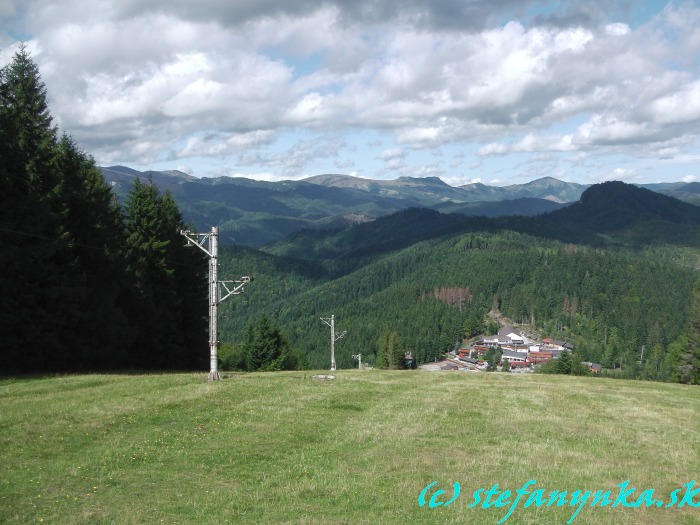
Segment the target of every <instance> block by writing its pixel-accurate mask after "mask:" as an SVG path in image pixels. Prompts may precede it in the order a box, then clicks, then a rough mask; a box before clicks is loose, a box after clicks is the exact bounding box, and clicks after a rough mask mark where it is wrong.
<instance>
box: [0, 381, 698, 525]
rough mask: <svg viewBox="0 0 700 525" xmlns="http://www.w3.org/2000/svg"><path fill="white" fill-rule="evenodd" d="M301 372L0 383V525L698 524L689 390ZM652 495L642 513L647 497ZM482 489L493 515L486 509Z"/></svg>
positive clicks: (694, 408)
mask: <svg viewBox="0 0 700 525" xmlns="http://www.w3.org/2000/svg"><path fill="white" fill-rule="evenodd" d="M313 374H314V373H313V372H309V371H294V372H276V373H250V374H238V373H230V374H227V375H226V376H225V378H224V380H223V381H219V382H206V381H204V375H203V374H202V373H198V374H159V375H76V376H64V377H47V378H35V379H6V380H3V381H0V428H1V429H2V432H1V433H0V441H1V445H0V463H1V464H2V466H3V477H2V480H0V522H2V523H5V524H8V525H11V524H26V523H71V524H83V523H91V524H115V525H119V524H154V523H156V524H157V523H169V524H190V523H191V524H224V523H232V524H233V523H235V524H280V523H290V524H292V523H293V524H321V523H323V524H350V523H352V524H358V523H359V524H363V523H364V524H378V523H379V524H382V523H383V524H405V523H423V524H457V523H470V524H477V525H479V524H489V525H492V524H497V523H499V521H500V522H501V523H505V522H508V523H511V524H564V523H567V522H571V523H578V524H596V525H604V524H615V525H620V524H630V525H631V524H634V525H643V524H654V525H659V524H660V525H663V524H684V525H691V524H700V510H699V509H698V508H695V507H693V505H695V506H697V505H698V504H699V503H700V493H697V494H694V495H693V494H691V499H689V500H686V502H685V504H684V505H683V506H682V507H680V503H681V499H682V498H683V497H684V495H685V490H686V488H690V489H692V490H696V489H698V488H700V486H699V485H698V482H697V480H698V473H699V472H700V420H699V419H698V417H697V414H698V411H699V410H700V390H699V389H697V388H694V387H690V386H686V385H674V384H663V383H652V382H641V381H620V380H611V379H599V378H577V377H564V376H544V375H538V374H535V375H513V374H467V373H458V372H445V373H439V372H434V373H431V372H423V371H378V370H369V371H367V370H365V371H358V370H342V371H337V372H335V379H334V380H330V381H319V380H317V379H314V378H313ZM529 480H535V483H534V484H531V485H530V486H529V488H528V490H530V491H535V490H537V489H542V490H543V491H544V492H543V494H544V495H543V496H542V497H543V498H544V500H543V503H542V504H540V505H539V507H538V505H536V504H535V501H534V500H533V501H532V502H531V504H530V506H529V507H528V508H525V507H524V505H525V503H526V501H527V500H526V498H525V497H523V499H522V501H520V502H519V503H518V504H517V505H516V507H515V508H514V510H513V511H512V513H511V515H510V516H509V517H508V518H507V520H505V521H502V520H503V518H504V517H505V516H506V515H507V513H508V510H509V508H510V504H508V505H507V506H504V505H505V504H506V503H505V502H507V501H512V499H513V498H512V497H511V498H508V497H507V496H502V499H500V500H497V498H496V496H499V494H498V493H495V492H493V490H499V491H502V490H510V491H511V492H512V495H513V496H514V495H515V492H514V491H515V490H516V489H518V488H520V487H522V486H523V485H524V484H525V483H526V482H528V481H529ZM627 480H629V483H628V485H626V486H625V488H627V489H628V490H629V489H631V488H632V487H634V488H635V489H636V491H635V492H634V495H632V496H627V497H626V499H625V501H626V502H627V503H628V504H634V503H635V502H636V501H637V499H638V498H639V497H640V496H641V497H642V500H641V501H640V506H639V508H630V507H625V506H623V505H622V504H621V503H618V504H617V505H616V506H614V507H613V505H614V502H615V501H617V497H618V495H619V493H620V492H621V488H620V487H619V486H618V485H619V484H622V483H624V482H625V481H627ZM693 480H695V484H694V485H686V487H683V485H684V484H688V483H689V482H691V481H693ZM434 481H437V484H436V485H433V486H432V487H430V488H429V489H428V491H426V495H425V502H426V504H425V505H424V506H423V507H421V506H420V505H419V495H420V494H421V492H422V491H423V490H424V489H425V488H426V487H427V486H428V485H429V484H431V483H433V482H434ZM456 482H458V483H459V484H460V489H461V493H460V494H459V497H458V498H457V499H456V500H455V501H454V502H453V503H451V504H450V505H448V506H444V505H442V506H436V507H435V508H429V502H430V501H431V498H433V496H434V495H435V494H436V492H435V491H436V490H437V489H438V488H439V489H442V490H445V491H446V492H445V493H444V494H440V493H437V496H435V498H434V499H433V500H432V501H433V504H437V503H438V502H442V503H446V502H447V501H448V500H449V499H450V498H451V497H452V494H453V490H454V483H456ZM495 484H498V487H497V488H496V489H493V486H494V485H495ZM480 488H483V489H484V491H482V492H481V493H480V495H479V496H478V498H475V497H474V496H473V493H474V492H475V491H477V490H478V489H480ZM651 489H654V494H653V498H652V495H650V494H649V493H648V492H647V493H646V495H642V493H643V491H645V490H647V491H648V490H651ZM676 489H681V490H680V491H678V492H676V493H675V496H676V501H675V502H674V497H673V496H672V494H673V491H674V490H676ZM488 490H492V494H493V495H494V496H493V497H492V498H491V500H490V502H491V503H494V502H497V501H498V502H499V506H491V508H484V502H485V500H486V495H485V494H486V491H488ZM553 490H558V491H566V492H567V496H565V497H564V499H565V503H564V504H562V506H560V507H557V505H556V503H555V504H552V505H551V506H549V507H548V506H547V505H546V503H544V502H546V501H547V500H548V498H549V494H550V492H551V491H553ZM577 490H579V491H584V492H585V491H590V492H591V493H594V492H596V491H603V492H606V491H610V494H611V495H610V500H611V501H610V503H609V504H607V505H601V504H600V503H598V504H596V505H594V506H591V505H590V503H588V504H586V505H584V506H582V507H581V508H580V510H579V511H578V513H576V510H577V506H571V504H570V503H569V499H570V498H571V495H572V493H573V492H574V491H577ZM579 494H580V493H579ZM650 498H651V499H653V501H654V504H652V505H651V506H650V507H649V508H647V505H646V503H645V502H646V501H647V500H649V501H651V499H650ZM477 499H480V501H476V500H477ZM657 500H661V501H663V506H657V504H656V503H655V502H656V501H657ZM475 503H476V504H475ZM674 503H675V504H674ZM667 504H671V505H670V507H669V508H667V507H666V505H667ZM470 506H471V508H470ZM575 513H576V514H575ZM574 515H575V517H574ZM572 517H573V520H572Z"/></svg>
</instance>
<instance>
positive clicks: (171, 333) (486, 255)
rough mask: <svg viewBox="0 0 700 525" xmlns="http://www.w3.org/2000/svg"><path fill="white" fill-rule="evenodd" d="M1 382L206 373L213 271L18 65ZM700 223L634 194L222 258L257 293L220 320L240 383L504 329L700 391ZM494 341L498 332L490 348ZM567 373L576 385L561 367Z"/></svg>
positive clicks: (227, 362)
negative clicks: (61, 121) (105, 172)
mask: <svg viewBox="0 0 700 525" xmlns="http://www.w3.org/2000/svg"><path fill="white" fill-rule="evenodd" d="M0 134H1V135H2V136H1V137H0V139H1V140H0V158H1V162H0V198H1V199H2V206H0V242H2V246H1V250H0V262H1V268H2V272H0V290H2V292H1V293H2V302H1V303H0V333H1V334H2V339H0V345H1V350H2V358H3V359H2V363H1V365H0V374H3V375H7V374H14V373H42V372H81V371H93V370H195V369H197V370H205V369H206V368H207V361H208V345H207V339H208V336H207V333H206V330H207V319H206V315H207V293H208V290H207V282H206V271H207V261H206V259H205V257H204V254H203V253H202V252H201V251H199V250H192V249H189V250H188V249H187V248H185V244H186V243H185V239H184V238H183V237H182V235H180V233H179V232H180V230H181V229H183V228H186V224H185V222H186V221H185V220H184V219H183V215H182V213H181V212H180V210H179V208H178V205H177V203H176V201H175V199H174V197H173V195H171V194H170V193H169V192H160V191H159V190H158V188H157V187H156V186H155V185H154V184H153V183H152V182H151V181H149V180H145V181H138V180H137V181H136V183H135V184H134V185H133V187H132V188H131V189H130V190H129V191H128V194H127V195H126V198H125V199H123V201H122V202H121V204H120V202H119V201H118V200H117V198H116V196H115V195H114V194H113V192H112V191H111V189H110V188H109V187H108V185H107V184H106V183H105V180H104V178H103V176H102V174H101V172H100V170H99V168H98V167H97V166H96V165H95V161H94V160H93V159H92V157H91V156H90V155H89V154H88V153H86V152H84V151H82V150H81V149H80V148H79V147H78V146H77V144H76V143H75V142H74V141H73V139H72V138H71V137H70V136H69V135H67V134H65V133H60V132H59V130H58V129H57V128H56V127H55V126H54V125H53V123H52V117H51V115H50V112H49V109H48V105H47V93H46V88H45V86H44V84H43V83H42V81H41V77H40V75H39V71H38V69H37V67H36V65H35V64H34V63H33V61H32V59H31V57H30V56H29V55H28V54H27V52H26V51H25V50H24V49H22V50H20V52H18V53H17V54H16V55H15V57H14V59H13V61H12V62H11V63H10V64H9V65H8V66H7V67H5V68H4V69H2V70H1V71H0ZM697 260H700V208H698V207H697V206H694V205H692V204H687V203H682V202H680V201H678V200H676V199H673V198H671V197H668V196H665V195H661V194H658V193H655V192H652V191H649V190H645V189H641V188H637V187H634V186H631V185H627V184H623V183H620V182H611V183H604V184H600V185H595V186H592V187H591V188H589V189H587V190H586V191H585V192H584V194H583V195H582V197H581V201H580V202H578V203H576V204H574V205H571V206H568V207H565V208H561V209H558V210H555V211H552V212H551V213H548V214H545V215H542V216H539V217H500V218H497V219H489V218H486V217H467V216H465V215H460V214H441V213H438V212H437V211H434V210H427V209H417V208H409V209H405V210H403V211H399V212H397V213H394V214H391V215H387V216H385V217H382V218H379V219H376V220H373V221H371V222H366V223H363V224H357V225H353V226H349V227H344V228H341V229H337V230H328V231H318V230H313V231H312V230H308V231H299V232H295V233H293V234H292V235H290V236H289V237H287V238H285V239H283V240H281V241H278V242H276V243H274V244H270V245H268V246H266V247H264V248H263V249H254V248H250V247H244V246H237V245H228V246H223V247H222V250H221V253H220V257H219V263H220V269H219V277H220V278H221V279H227V278H230V277H232V276H237V275H241V274H246V275H251V274H252V275H253V276H254V277H255V281H254V282H253V283H251V284H250V286H248V287H246V291H245V293H244V294H242V295H236V296H234V297H232V298H230V299H229V300H227V301H225V302H223V303H222V304H221V306H220V308H219V312H220V316H221V317H220V319H219V326H220V333H219V339H220V341H221V352H220V356H219V357H220V361H221V364H222V367H223V368H224V369H226V368H228V369H239V370H280V369H289V368H312V369H327V368H328V367H329V365H330V334H329V330H328V326H327V325H326V324H324V323H323V322H322V321H321V318H328V317H329V316H331V315H334V316H335V320H336V321H335V323H336V324H335V326H336V331H337V332H342V331H347V334H346V335H345V337H343V338H342V339H340V340H339V341H338V342H337V343H336V353H335V358H336V362H337V367H338V368H351V367H355V366H357V360H356V359H354V358H353V355H357V354H362V360H363V361H364V362H368V363H370V364H372V365H374V366H377V367H383V368H400V367H401V366H402V365H403V363H402V359H401V356H402V354H404V353H405V352H409V353H410V354H411V355H412V356H413V358H414V362H417V363H423V362H428V361H433V360H436V359H439V358H440V357H441V356H443V355H444V353H445V352H446V351H448V350H450V349H453V348H455V347H457V346H458V345H460V344H461V343H462V342H463V340H465V339H470V338H474V337H478V336H479V335H481V334H482V333H484V331H485V330H487V329H490V330H492V329H493V325H494V323H495V321H494V320H493V318H492V317H489V315H490V314H496V313H497V314H502V315H503V316H505V317H506V318H508V319H509V320H510V321H511V322H512V323H515V324H516V326H518V327H520V328H522V329H523V330H527V331H529V332H532V333H534V334H537V335H538V336H539V337H541V338H543V337H552V338H555V339H560V340H565V341H567V342H570V343H571V344H573V345H574V347H575V353H574V355H573V357H572V359H574V364H576V363H577V362H578V361H592V362H597V363H601V364H602V365H603V366H604V374H605V375H609V376H613V377H620V378H630V379H650V380H660V381H679V382H684V383H696V384H697V383H700V287H699V286H698V269H697ZM487 327H489V328H487ZM559 368H561V370H559V369H558V370H557V371H558V372H561V371H562V370H563V369H566V370H568V371H569V372H566V373H570V371H571V370H572V369H576V368H577V367H576V366H573V365H572V366H567V367H559Z"/></svg>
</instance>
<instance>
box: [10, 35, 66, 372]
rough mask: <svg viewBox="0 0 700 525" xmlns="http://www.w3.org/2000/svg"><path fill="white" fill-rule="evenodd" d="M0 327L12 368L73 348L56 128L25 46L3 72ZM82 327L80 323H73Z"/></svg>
mask: <svg viewBox="0 0 700 525" xmlns="http://www.w3.org/2000/svg"><path fill="white" fill-rule="evenodd" d="M0 80H1V82H0V130H1V131H0V133H2V137H1V138H2V140H0V158H1V159H2V162H0V165H2V167H1V168H0V267H2V272H0V289H2V292H3V296H4V299H3V301H1V302H0V333H2V334H3V337H2V345H3V346H4V347H5V352H4V367H5V369H6V370H18V371H29V370H32V371H38V370H45V369H53V368H55V367H56V366H58V365H59V364H60V363H61V362H62V361H63V360H64V358H65V357H66V353H67V352H69V351H70V343H71V341H70V339H71V337H70V333H69V332H67V331H66V325H67V324H69V323H70V322H71V321H72V320H74V315H73V314H74V312H75V308H74V304H73V303H74V297H73V295H72V293H71V290H70V287H69V286H67V285H66V284H67V283H66V280H65V274H64V272H63V266H64V265H65V263H66V262H67V261H69V250H68V248H67V245H66V244H65V243H63V242H62V240H61V227H60V217H59V209H58V208H59V206H58V202H57V199H56V194H57V187H58V175H57V173H56V129H55V128H54V127H53V125H52V118H51V115H50V113H49V109H48V103H47V98H46V87H45V85H44V83H43V82H42V80H41V76H40V74H39V70H38V68H37V66H36V65H35V64H34V62H33V61H32V59H31V57H30V56H29V53H28V52H27V50H26V48H24V47H21V48H20V50H19V51H18V52H17V53H16V54H15V55H14V57H13V60H12V62H11V63H10V64H8V65H7V66H6V67H5V68H3V70H2V73H0ZM71 332H73V333H74V332H75V327H72V328H71Z"/></svg>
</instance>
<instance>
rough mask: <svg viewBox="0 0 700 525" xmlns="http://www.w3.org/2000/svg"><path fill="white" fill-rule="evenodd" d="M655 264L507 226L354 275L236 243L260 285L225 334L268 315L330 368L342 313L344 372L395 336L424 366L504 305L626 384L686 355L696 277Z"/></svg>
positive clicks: (432, 245) (630, 253) (241, 262)
mask: <svg viewBox="0 0 700 525" xmlns="http://www.w3.org/2000/svg"><path fill="white" fill-rule="evenodd" d="M655 259H656V257H655V256H644V255H642V253H641V252H639V251H638V250H632V249H629V248H620V247H616V248H594V247H587V246H585V245H577V244H568V243H562V242H559V241H553V240H547V239H544V238H537V237H534V236H531V235H528V234H523V233H518V232H515V231H512V230H503V231H499V232H469V233H461V234H460V233H458V234H454V233H452V234H448V235H444V236H440V237H437V238H434V239H430V240H426V241H422V242H419V243H416V244H414V245H412V246H409V247H407V248H403V249H400V250H398V251H394V252H391V251H390V252H387V253H385V254H383V255H377V256H375V257H374V259H373V260H368V259H366V258H365V259H357V260H356V264H357V266H358V267H357V268H355V269H351V268H350V266H351V264H352V261H349V260H345V269H346V271H347V273H346V274H345V275H342V276H339V277H338V276H337V274H334V273H333V272H334V271H337V269H338V267H337V266H333V265H332V264H330V263H329V262H328V261H327V262H326V266H325V268H327V270H324V266H323V264H322V263H321V262H318V261H316V262H314V263H313V264H312V265H310V266H305V265H304V263H303V262H302V261H300V260H298V259H297V260H290V259H284V258H282V257H272V256H270V255H265V254H262V253H260V252H256V251H252V250H250V249H247V248H242V247H231V248H227V249H226V251H225V252H224V255H223V256H222V261H225V264H224V271H228V272H230V273H231V274H235V272H236V271H241V270H242V269H243V268H245V271H250V272H252V273H254V274H256V280H255V286H251V287H250V289H249V290H248V291H247V292H246V295H245V296H242V297H240V298H236V299H235V300H234V301H233V302H232V303H229V304H227V305H225V306H224V310H225V312H226V313H225V318H224V320H223V321H222V325H223V327H224V333H223V335H222V339H223V340H226V341H229V342H233V343H235V342H237V341H240V334H241V333H242V331H243V329H244V326H245V324H246V323H247V322H250V320H251V319H254V318H255V317H256V316H258V315H260V314H262V313H265V314H267V315H269V316H271V317H272V318H273V319H274V320H275V321H276V322H279V323H280V324H281V325H282V326H283V328H284V329H285V330H286V331H287V333H288V334H289V337H290V339H291V343H292V345H293V346H294V347H296V348H299V349H301V350H302V351H303V352H304V353H305V354H306V355H307V356H308V359H309V362H310V364H311V366H312V367H314V368H325V367H327V366H328V365H329V362H330V361H329V359H330V357H329V348H330V345H329V334H328V331H327V329H326V327H325V326H324V325H323V324H322V323H321V321H320V320H319V318H320V317H327V316H330V315H331V314H334V315H335V316H336V324H337V329H339V330H341V329H342V330H347V335H346V336H345V338H343V339H342V340H341V341H340V342H338V344H337V345H336V360H337V362H338V366H339V367H351V366H353V365H354V363H355V362H354V361H353V359H352V358H351V356H352V355H353V354H358V353H362V354H363V360H365V361H369V362H372V361H373V360H374V358H375V356H376V353H377V351H378V346H379V341H380V338H381V337H382V336H383V335H385V334H386V333H392V332H395V333H396V334H398V336H399V339H400V341H401V345H402V347H403V348H404V349H405V350H407V351H410V352H412V353H413V355H414V356H415V357H417V358H418V360H419V361H420V362H424V361H430V360H433V359H436V358H438V357H440V356H441V355H442V353H443V352H445V351H446V350H448V349H449V348H451V347H453V346H454V345H455V344H457V343H458V342H459V341H460V340H461V338H462V337H465V336H471V335H477V334H478V333H480V332H481V330H482V327H483V325H484V321H485V319H486V316H487V313H488V312H489V311H491V310H494V309H500V311H501V312H502V313H503V314H504V315H505V316H507V317H509V318H511V319H512V320H514V321H515V322H517V323H526V324H527V325H528V326H527V328H528V329H531V330H536V331H537V332H539V333H540V334H541V335H542V337H545V336H551V337H555V338H557V339H564V340H567V341H570V342H572V343H573V344H574V345H575V347H576V349H577V355H578V356H579V357H580V358H581V359H582V360H590V361H596V362H601V363H603V364H604V365H605V366H606V367H608V368H610V369H617V371H618V373H619V374H622V375H626V376H628V377H648V378H657V379H671V378H672V377H673V375H674V373H675V370H676V368H677V366H678V363H679V359H680V353H683V352H684V351H685V350H684V349H681V348H679V347H678V345H679V344H681V343H679V342H678V341H679V340H680V338H682V337H683V336H684V334H685V333H686V328H687V327H688V319H689V318H688V314H689V304H690V298H691V291H692V289H693V285H694V283H695V280H696V279H697V273H696V272H695V271H693V270H691V269H688V268H683V267H681V266H679V265H676V264H674V263H672V262H670V261H669V260H655ZM324 271H325V272H327V273H324ZM674 343H675V344H676V347H674V346H673V345H674ZM642 346H644V347H645V348H646V349H647V353H646V358H645V359H644V362H643V363H641V364H640V363H639V362H638V361H639V360H640V352H641V349H642ZM672 354H673V355H672Z"/></svg>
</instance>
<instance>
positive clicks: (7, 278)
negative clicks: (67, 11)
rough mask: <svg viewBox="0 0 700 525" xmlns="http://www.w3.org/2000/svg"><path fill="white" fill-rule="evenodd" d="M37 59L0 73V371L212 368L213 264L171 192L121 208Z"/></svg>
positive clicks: (148, 194)
mask: <svg viewBox="0 0 700 525" xmlns="http://www.w3.org/2000/svg"><path fill="white" fill-rule="evenodd" d="M46 99H47V94H46V88H45V86H44V84H43V82H42V81H41V78H40V75H39V71H38V69H37V67H36V65H35V64H34V63H33V61H32V59H31V57H30V56H29V55H28V53H27V52H26V50H25V49H24V48H23V49H21V50H20V51H19V52H18V53H17V54H16V55H15V57H14V59H13V61H12V62H11V63H10V64H9V65H8V66H7V67H5V68H3V69H2V70H1V71H0V159H2V162H0V268H2V271H1V272H0V293H1V294H2V301H0V334H2V337H1V338H0V348H1V349H2V352H1V355H2V360H1V361H0V373H3V374H7V373H14V372H24V373H27V372H29V373H36V372H44V371H52V372H53V371H80V370H97V369H101V370H115V369H193V368H201V367H203V366H204V365H205V364H206V349H207V345H206V322H205V319H204V317H203V316H204V315H205V313H206V284H205V281H204V275H203V270H204V271H205V270H206V265H205V262H204V261H203V260H202V258H201V257H200V256H199V255H198V254H196V253H193V252H191V251H187V250H185V249H184V247H183V242H182V237H181V236H180V235H179V234H178V230H179V229H180V228H182V227H183V226H184V223H183V219H182V216H181V214H180V211H179V209H178V208H177V206H176V205H175V201H174V200H173V198H172V196H171V195H169V194H167V193H166V194H160V192H159V191H158V190H157V188H156V187H155V186H153V185H151V184H148V183H147V182H144V183H140V182H137V183H136V184H135V185H134V186H133V187H132V188H131V190H130V191H129V194H128V196H127V200H126V203H125V205H124V207H123V208H121V207H120V206H119V204H118V202H117V201H116V199H115V198H114V196H113V195H112V193H111V191H110V189H109V187H108V186H107V185H106V183H105V181H104V179H103V177H102V174H101V173H100V171H99V169H98V168H97V166H96V165H95V162H94V160H93V159H92V158H91V157H90V156H89V155H88V154H87V153H85V152H83V151H82V150H80V149H79V148H78V146H77V145H76V144H75V143H74V142H73V140H72V139H71V138H70V137H69V136H68V135H66V134H63V135H61V134H60V133H59V131H58V130H57V128H56V127H55V126H53V124H52V117H51V115H50V112H49V109H48V106H47V101H46Z"/></svg>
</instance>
